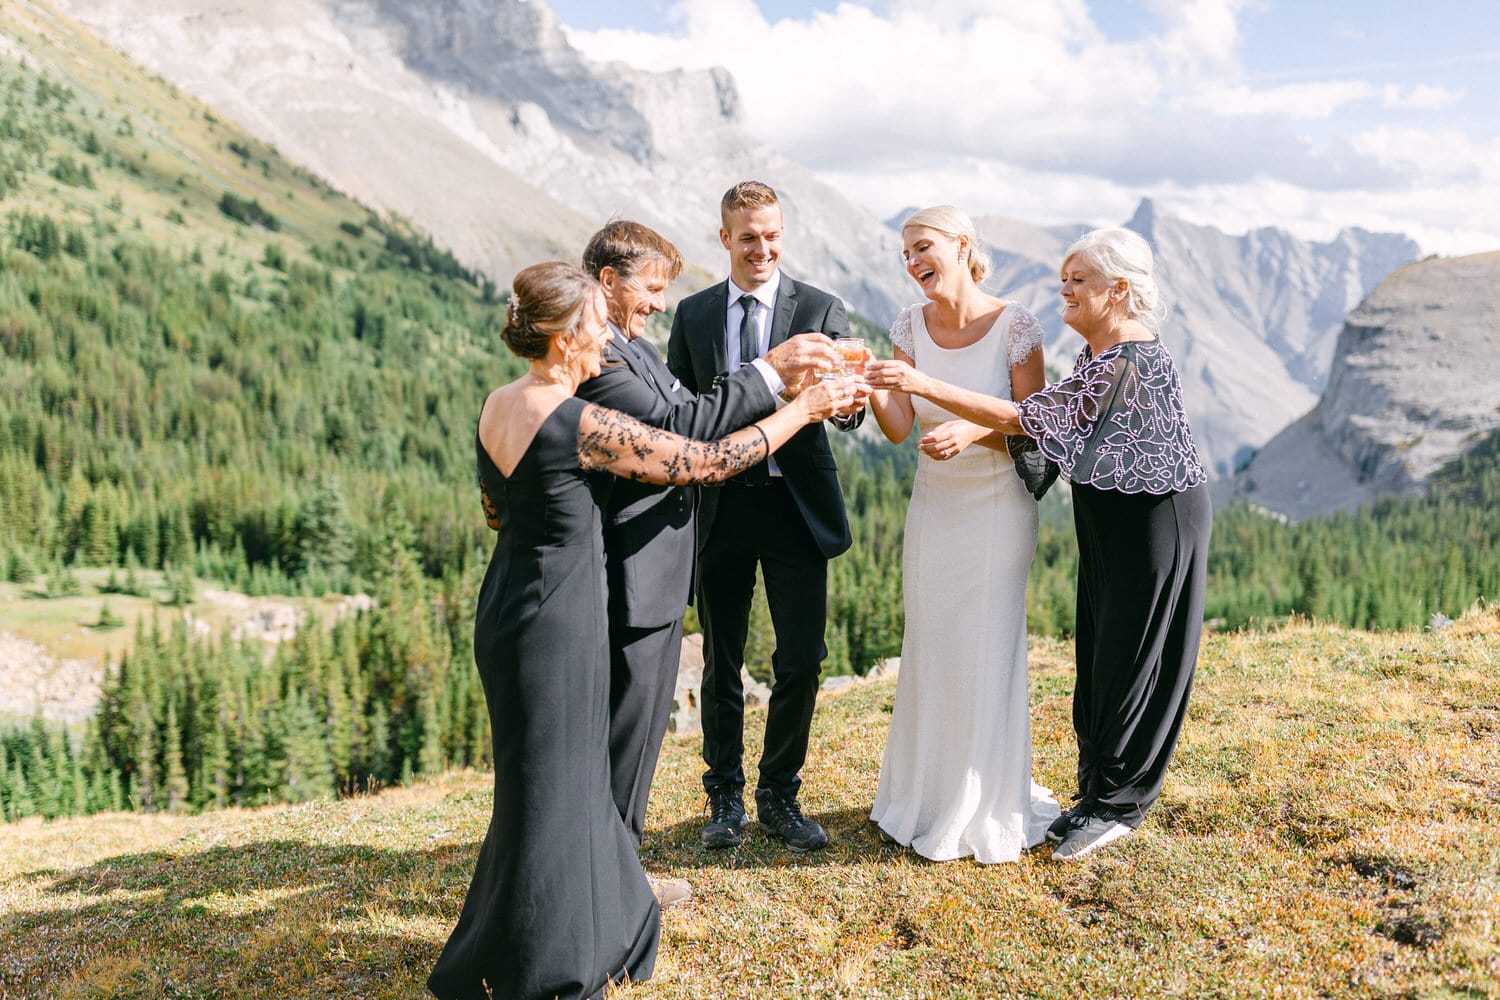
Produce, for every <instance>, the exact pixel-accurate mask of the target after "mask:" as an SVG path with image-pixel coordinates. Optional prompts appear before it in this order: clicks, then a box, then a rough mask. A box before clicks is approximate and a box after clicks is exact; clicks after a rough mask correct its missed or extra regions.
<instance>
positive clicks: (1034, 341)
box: [1006, 305, 1045, 368]
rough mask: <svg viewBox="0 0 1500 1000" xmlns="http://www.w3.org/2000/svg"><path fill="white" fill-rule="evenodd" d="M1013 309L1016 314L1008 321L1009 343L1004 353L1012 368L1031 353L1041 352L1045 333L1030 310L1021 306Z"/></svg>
mask: <svg viewBox="0 0 1500 1000" xmlns="http://www.w3.org/2000/svg"><path fill="white" fill-rule="evenodd" d="M1015 309H1016V314H1015V316H1013V317H1012V318H1011V321H1010V341H1009V345H1008V349H1007V352H1006V357H1007V360H1008V361H1009V362H1010V366H1011V367H1012V368H1014V367H1015V366H1016V365H1019V364H1021V363H1023V362H1024V361H1025V360H1026V359H1027V358H1029V357H1031V355H1032V352H1034V351H1038V350H1041V347H1042V337H1043V335H1044V333H1045V331H1044V330H1042V324H1040V323H1038V322H1037V320H1036V317H1035V316H1033V315H1032V314H1031V312H1030V310H1028V309H1026V308H1025V307H1024V306H1021V305H1017V306H1016V307H1015Z"/></svg>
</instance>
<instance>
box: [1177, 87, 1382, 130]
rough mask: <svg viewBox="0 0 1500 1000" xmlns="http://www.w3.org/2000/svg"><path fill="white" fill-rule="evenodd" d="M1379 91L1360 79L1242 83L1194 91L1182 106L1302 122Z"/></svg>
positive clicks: (1362, 99)
mask: <svg viewBox="0 0 1500 1000" xmlns="http://www.w3.org/2000/svg"><path fill="white" fill-rule="evenodd" d="M1379 93H1380V91H1379V90H1378V89H1376V87H1375V86H1374V85H1373V84H1370V83H1365V82H1363V81H1360V80H1331V81H1327V82H1318V83H1291V84H1284V85H1283V86H1280V87H1268V88H1263V89H1260V90H1255V89H1252V88H1250V87H1247V86H1243V85H1241V86H1235V87H1219V88H1216V89H1212V90H1206V91H1203V92H1201V93H1197V94H1191V95H1188V96H1186V97H1183V98H1180V99H1179V101H1178V105H1179V106H1181V107H1190V108H1200V109H1202V110H1204V111H1210V112H1213V113H1214V114H1217V115H1236V116H1250V115H1273V116H1276V117H1280V118H1286V119H1289V120H1292V121H1302V120H1313V119H1321V118H1331V117H1333V115H1334V114H1336V113H1337V112H1338V111H1339V110H1341V109H1342V108H1345V107H1347V106H1348V105H1350V104H1352V103H1354V102H1356V101H1364V100H1369V99H1371V98H1373V97H1376V96H1377V95H1378V94H1379ZM1387 99H1388V100H1389V98H1387Z"/></svg>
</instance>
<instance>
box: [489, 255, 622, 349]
mask: <svg viewBox="0 0 1500 1000" xmlns="http://www.w3.org/2000/svg"><path fill="white" fill-rule="evenodd" d="M510 287H511V296H510V306H509V308H508V309H507V310H506V316H505V328H504V329H503V330H501V331H500V339H501V340H503V341H505V346H507V347H509V348H510V349H511V351H512V353H514V354H515V355H516V356H517V357H519V358H526V359H527V360H533V361H534V360H536V359H537V358H543V357H546V356H547V345H548V344H549V343H551V340H552V338H553V337H554V336H555V335H557V334H559V333H561V334H568V335H571V334H572V333H573V331H575V330H577V329H578V326H579V324H580V323H582V322H583V311H584V310H585V309H586V308H588V305H589V303H590V302H592V301H593V300H594V296H596V295H598V294H599V283H598V282H597V281H595V280H594V279H593V278H591V277H589V276H588V275H587V274H586V273H584V272H583V271H582V270H580V269H579V268H577V267H575V266H574V265H572V264H567V263H564V262H563V261H560V260H549V261H546V262H545V263H542V264H533V265H531V266H530V267H528V268H525V269H523V270H522V271H520V272H519V273H517V274H516V278H515V281H513V282H511V286H510Z"/></svg>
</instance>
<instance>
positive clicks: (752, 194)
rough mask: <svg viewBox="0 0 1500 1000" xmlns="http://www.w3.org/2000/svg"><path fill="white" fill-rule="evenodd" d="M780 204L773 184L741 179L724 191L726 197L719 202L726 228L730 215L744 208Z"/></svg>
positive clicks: (720, 213) (768, 206) (720, 212)
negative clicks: (772, 186)
mask: <svg viewBox="0 0 1500 1000" xmlns="http://www.w3.org/2000/svg"><path fill="white" fill-rule="evenodd" d="M780 204H781V202H780V201H779V200H778V199H777V198H776V192H775V191H773V190H771V185H769V184H762V183H761V182H760V181H740V182H739V183H738V184H736V185H735V186H734V187H732V188H730V189H729V190H728V191H725V192H724V198H723V200H721V201H720V202H719V218H720V219H721V220H723V223H724V228H725V229H728V228H729V217H730V216H731V215H733V214H734V213H735V212H738V211H739V210H740V209H742V208H770V207H771V206H772V205H780Z"/></svg>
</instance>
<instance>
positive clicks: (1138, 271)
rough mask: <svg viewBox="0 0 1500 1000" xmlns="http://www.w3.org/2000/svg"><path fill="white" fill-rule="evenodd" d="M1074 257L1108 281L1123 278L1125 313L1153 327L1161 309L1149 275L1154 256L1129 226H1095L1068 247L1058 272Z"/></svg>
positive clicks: (1151, 270)
mask: <svg viewBox="0 0 1500 1000" xmlns="http://www.w3.org/2000/svg"><path fill="white" fill-rule="evenodd" d="M1074 258H1077V259H1078V260H1079V261H1080V262H1082V263H1083V264H1085V265H1087V266H1088V267H1091V268H1093V269H1094V270H1095V271H1098V272H1099V274H1100V275H1101V276H1102V277H1103V278H1104V280H1106V281H1108V282H1109V283H1110V284H1114V283H1115V282H1117V281H1120V280H1122V279H1123V280H1124V281H1126V282H1127V283H1128V284H1127V286H1126V292H1125V315H1126V316H1127V317H1129V318H1130V319H1133V320H1135V321H1136V322H1138V323H1140V324H1141V325H1142V326H1145V327H1146V328H1147V329H1150V330H1153V331H1154V330H1155V329H1156V328H1157V326H1158V325H1159V323H1160V320H1161V314H1162V311H1163V310H1162V305H1161V294H1160V292H1159V291H1158V289H1157V287H1156V278H1155V276H1154V274H1153V271H1154V270H1155V267H1156V258H1155V255H1154V254H1152V252H1151V244H1150V243H1147V242H1146V238H1145V237H1144V236H1142V235H1141V234H1140V233H1135V232H1131V231H1130V230H1129V229H1095V230H1092V231H1090V232H1087V233H1084V234H1083V235H1082V236H1080V237H1079V238H1078V239H1077V240H1075V241H1074V242H1073V245H1072V246H1070V247H1068V252H1067V253H1066V254H1064V255H1063V262H1062V267H1061V268H1059V269H1058V270H1059V272H1063V271H1066V270H1067V269H1068V262H1069V261H1071V260H1073V259H1074Z"/></svg>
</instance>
